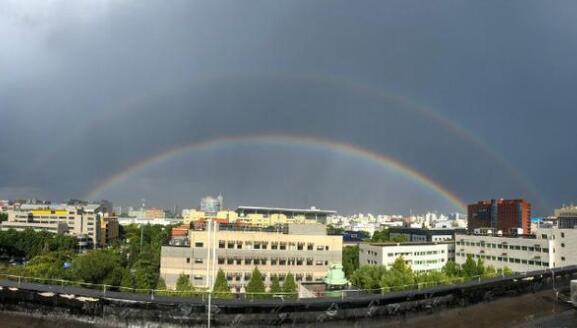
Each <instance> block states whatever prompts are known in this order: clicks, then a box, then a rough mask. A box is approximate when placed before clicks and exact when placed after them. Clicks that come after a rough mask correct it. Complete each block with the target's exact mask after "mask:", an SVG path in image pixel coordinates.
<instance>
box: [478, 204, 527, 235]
mask: <svg viewBox="0 0 577 328" xmlns="http://www.w3.org/2000/svg"><path fill="white" fill-rule="evenodd" d="M467 221H468V229H469V231H473V230H474V229H477V228H493V229H495V230H501V231H502V232H503V233H509V232H510V231H511V229H514V228H521V229H523V233H524V234H529V233H531V204H530V203H529V202H527V201H525V200H524V199H492V200H490V201H480V202H478V203H475V204H470V205H469V206H468V208H467Z"/></svg>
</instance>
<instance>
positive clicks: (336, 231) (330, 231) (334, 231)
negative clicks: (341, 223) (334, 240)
mask: <svg viewBox="0 0 577 328" xmlns="http://www.w3.org/2000/svg"><path fill="white" fill-rule="evenodd" d="M344 232H345V229H343V228H336V227H334V226H333V225H330V224H328V225H327V235H329V236H341V235H342V234H343V233H344Z"/></svg>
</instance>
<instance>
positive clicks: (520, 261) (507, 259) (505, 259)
mask: <svg viewBox="0 0 577 328" xmlns="http://www.w3.org/2000/svg"><path fill="white" fill-rule="evenodd" d="M456 255H457V256H462V257H467V256H472V257H474V258H477V259H479V258H480V259H483V260H488V261H499V262H507V263H517V264H527V265H535V266H543V267H549V262H542V261H538V260H535V259H532V260H528V259H518V258H513V257H504V256H492V255H479V254H471V253H456Z"/></svg>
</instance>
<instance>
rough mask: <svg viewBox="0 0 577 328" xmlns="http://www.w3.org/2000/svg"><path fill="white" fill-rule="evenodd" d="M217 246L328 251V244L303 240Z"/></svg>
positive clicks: (228, 243)
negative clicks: (316, 243)
mask: <svg viewBox="0 0 577 328" xmlns="http://www.w3.org/2000/svg"><path fill="white" fill-rule="evenodd" d="M203 246H204V243H203V242H196V243H195V247H203ZM218 248H222V249H225V248H226V249H243V248H245V249H269V248H270V249H272V250H287V249H289V250H298V251H304V250H307V251H313V250H317V251H328V250H329V246H326V245H316V247H315V244H314V243H305V242H296V243H295V242H270V243H269V242H267V241H254V242H253V241H245V242H242V241H224V240H219V241H218Z"/></svg>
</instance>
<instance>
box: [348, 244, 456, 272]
mask: <svg viewBox="0 0 577 328" xmlns="http://www.w3.org/2000/svg"><path fill="white" fill-rule="evenodd" d="M454 249H455V244H454V243H453V242H409V243H361V244H359V264H360V265H361V266H362V265H384V266H386V267H390V266H392V265H393V263H394V262H395V260H396V259H397V258H398V257H403V259H404V260H405V262H407V264H409V265H410V266H411V268H412V269H413V271H415V272H428V271H439V270H441V269H442V268H443V266H445V264H447V262H448V261H451V260H454V259H455V255H454Z"/></svg>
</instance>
